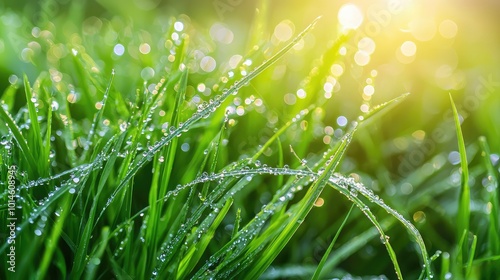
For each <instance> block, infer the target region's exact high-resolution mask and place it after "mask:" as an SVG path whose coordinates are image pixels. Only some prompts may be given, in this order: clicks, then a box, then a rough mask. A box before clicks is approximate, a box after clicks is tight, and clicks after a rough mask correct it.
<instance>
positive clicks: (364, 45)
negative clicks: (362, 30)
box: [358, 37, 375, 54]
mask: <svg viewBox="0 0 500 280" xmlns="http://www.w3.org/2000/svg"><path fill="white" fill-rule="evenodd" d="M358 49H360V50H362V51H365V52H366V53H368V54H372V53H373V52H374V51H375V41H373V40H372V38H370V37H364V38H363V39H361V40H359V42H358Z"/></svg>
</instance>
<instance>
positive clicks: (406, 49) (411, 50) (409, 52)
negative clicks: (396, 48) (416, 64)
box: [401, 41, 417, 57]
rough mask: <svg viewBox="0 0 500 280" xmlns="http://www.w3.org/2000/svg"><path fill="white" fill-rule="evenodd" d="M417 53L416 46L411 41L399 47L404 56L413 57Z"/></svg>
mask: <svg viewBox="0 0 500 280" xmlns="http://www.w3.org/2000/svg"><path fill="white" fill-rule="evenodd" d="M416 52H417V45H416V44H415V43H414V42H412V41H406V42H404V43H403V44H402V45H401V53H402V54H403V55H404V56H408V57H409V56H414V55H415V53H416Z"/></svg>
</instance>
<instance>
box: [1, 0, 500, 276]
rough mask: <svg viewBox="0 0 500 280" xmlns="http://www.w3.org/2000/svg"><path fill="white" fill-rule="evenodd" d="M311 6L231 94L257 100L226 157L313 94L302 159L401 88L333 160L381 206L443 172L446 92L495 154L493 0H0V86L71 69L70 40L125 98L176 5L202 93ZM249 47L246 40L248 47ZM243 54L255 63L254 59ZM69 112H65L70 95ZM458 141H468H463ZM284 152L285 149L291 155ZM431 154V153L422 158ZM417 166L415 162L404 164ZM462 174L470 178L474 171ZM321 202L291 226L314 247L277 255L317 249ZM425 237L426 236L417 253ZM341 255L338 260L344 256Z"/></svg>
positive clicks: (146, 72)
mask: <svg viewBox="0 0 500 280" xmlns="http://www.w3.org/2000/svg"><path fill="white" fill-rule="evenodd" d="M347 3H352V4H354V5H356V7H357V8H358V9H359V10H360V11H362V14H363V23H362V24H361V26H359V28H358V29H357V30H356V31H355V32H354V33H353V34H352V37H351V38H350V39H349V42H348V44H346V45H345V46H344V48H343V49H342V50H341V51H340V52H341V55H340V56H339V57H338V58H337V59H335V60H334V62H333V65H332V66H331V67H330V66H329V69H328V70H329V72H328V73H327V75H326V76H327V77H326V79H324V80H320V82H321V85H320V86H317V85H316V86H315V87H313V89H312V90H310V89H307V88H305V87H306V81H304V79H305V78H306V77H308V76H310V75H311V73H312V76H314V73H315V71H318V69H320V67H319V66H320V65H321V64H320V61H321V59H322V57H323V58H325V57H327V56H328V50H329V48H330V47H331V46H332V45H333V44H334V40H335V39H336V38H337V37H338V36H339V34H340V32H341V30H342V28H341V26H340V25H339V20H338V12H339V9H340V7H342V6H343V5H345V4H347ZM318 16H322V19H321V20H320V22H319V23H318V24H317V26H316V28H315V29H314V30H313V31H312V32H311V33H310V34H309V35H307V36H306V37H305V39H304V40H303V42H301V43H300V44H299V45H298V46H297V47H296V48H295V49H294V50H292V52H290V53H289V54H287V55H286V56H285V57H284V59H282V60H280V61H279V62H278V63H277V64H275V65H274V66H272V67H271V68H270V69H268V70H266V72H265V73H264V74H263V75H261V76H259V77H258V78H257V79H256V81H255V82H252V84H251V85H250V86H248V87H245V88H244V89H243V90H242V93H241V94H242V98H254V99H255V98H257V99H259V100H261V102H263V104H265V108H266V109H265V110H264V109H262V111H258V110H256V111H250V112H246V114H248V118H246V119H241V120H240V121H241V123H242V124H241V125H239V126H237V127H236V128H235V130H236V131H238V130H240V131H241V132H242V133H240V134H238V133H233V137H234V139H231V140H232V141H231V142H230V144H229V147H230V150H231V151H236V152H235V153H229V157H234V158H237V157H239V156H242V155H244V154H245V153H247V152H251V149H253V148H254V147H255V146H256V145H259V144H262V142H263V140H262V139H266V137H268V136H269V135H271V134H272V131H273V129H274V128H275V127H279V126H280V125H278V124H282V123H283V122H285V121H287V120H289V119H291V118H292V117H293V116H294V115H295V114H296V113H297V112H298V111H299V110H301V109H303V108H306V107H307V106H308V105H309V104H310V103H317V102H324V104H325V105H324V106H323V109H318V110H316V111H315V114H317V115H318V116H324V119H321V121H318V123H321V125H317V126H315V127H313V129H314V139H312V140H311V145H309V147H307V146H306V147H303V149H302V150H301V151H298V152H297V153H298V154H299V155H300V156H301V157H304V158H308V157H309V156H311V155H312V154H313V153H316V152H318V151H320V150H321V149H322V148H323V147H324V145H326V144H330V143H331V141H332V140H334V139H338V138H340V137H341V136H342V134H343V133H344V131H345V127H346V126H347V123H350V122H352V121H355V120H356V118H357V117H358V116H359V115H361V114H363V113H364V112H366V111H367V110H369V109H370V108H372V107H373V106H374V105H377V104H380V103H382V102H385V101H387V100H390V99H392V98H395V97H397V96H400V95H401V94H403V93H406V92H410V93H411V95H410V96H409V97H408V98H407V99H406V100H405V101H404V102H403V103H402V104H401V105H399V106H398V107H396V108H395V109H394V110H392V111H391V112H390V113H388V114H387V115H385V116H384V117H383V119H382V120H381V121H378V122H376V123H373V124H371V125H370V126H369V127H367V128H365V129H364V130H363V132H361V133H360V134H359V135H358V136H357V138H356V139H357V141H355V142H354V143H353V145H352V147H351V148H350V149H349V153H348V155H347V158H346V160H345V162H344V164H343V166H342V170H341V171H342V172H344V173H346V174H349V173H352V172H356V173H357V174H359V176H360V177H361V180H362V181H363V182H364V183H365V184H366V185H368V186H371V187H372V188H373V189H375V190H376V191H379V192H381V193H382V194H383V196H384V197H385V198H386V199H387V200H388V201H389V202H390V204H391V205H396V206H399V207H395V208H396V209H401V208H403V209H404V205H405V203H407V202H408V201H411V197H412V195H414V193H415V192H416V191H417V190H416V187H417V186H412V185H411V184H410V185H409V186H408V185H405V183H407V180H406V179H407V176H408V175H409V174H413V176H422V178H428V180H429V182H431V183H432V182H433V180H434V179H433V178H432V176H435V177H436V178H435V180H438V179H439V178H443V177H445V176H449V175H450V174H451V173H450V172H451V171H450V170H452V171H453V172H455V171H456V168H457V166H456V165H457V161H456V159H455V157H456V151H457V149H458V148H457V145H456V138H455V131H454V127H453V123H452V119H451V114H450V112H451V111H450V102H449V93H451V94H452V96H453V98H454V99H455V102H456V103H457V106H458V109H459V111H460V114H461V116H462V118H463V120H464V122H463V129H464V134H465V141H466V144H471V143H474V142H475V141H476V140H477V138H478V137H479V136H480V135H484V136H487V137H488V139H490V145H491V146H492V150H493V153H494V155H496V160H497V161H498V156H497V155H498V153H499V152H500V141H498V138H497V136H498V135H500V125H499V123H500V67H499V65H500V51H499V47H500V2H498V1H494V0H489V1H487V0H481V1H472V0H469V1H451V0H443V1H428V0H427V1H416V0H414V1H411V0H375V1H368V0H367V1H326V0H323V1H320V0H317V1H309V2H304V1H296V0H293V1H284V0H281V1H264V0H260V1H250V0H216V1H212V0H210V1H160V0H150V1H142V0H126V1H105V0H101V1H95V2H94V1H69V0H58V1H56V0H47V1H27V0H26V1H7V2H5V1H3V2H1V3H0V61H1V63H0V90H3V89H5V88H7V87H8V85H10V84H20V82H21V81H20V77H22V74H23V73H27V74H28V76H29V77H30V79H31V80H34V79H35V78H36V77H37V76H38V75H39V73H40V69H45V71H48V73H49V75H51V76H52V78H53V79H58V78H59V79H61V77H62V79H65V80H71V76H72V74H71V73H72V71H74V69H73V68H72V67H71V61H70V53H71V52H72V51H73V49H74V50H75V51H80V52H84V53H87V54H88V55H89V57H88V59H87V63H88V66H89V67H90V68H91V69H95V71H96V72H101V73H105V76H109V74H110V73H111V70H112V69H115V70H116V83H115V87H116V88H117V90H118V91H120V92H121V93H122V94H123V96H124V98H127V97H130V96H133V95H134V93H135V90H136V88H139V87H141V85H142V83H143V80H154V79H159V77H161V76H162V75H164V74H165V73H168V69H165V68H164V67H163V65H164V64H165V63H164V62H165V61H167V60H168V59H169V54H168V53H164V52H165V49H166V48H165V47H164V46H165V44H168V38H164V36H163V34H165V33H166V29H167V28H170V24H169V22H170V21H171V20H172V17H175V18H176V20H177V21H178V22H181V23H183V26H182V27H179V29H180V30H182V31H186V33H188V34H189V35H190V40H191V42H192V46H193V47H192V48H191V49H190V51H189V54H190V55H189V57H190V58H191V60H190V61H189V62H187V63H188V65H187V66H188V67H189V69H190V77H189V79H190V80H189V85H190V87H189V91H188V97H189V98H192V99H196V98H200V99H208V98H209V97H210V96H211V95H212V91H213V92H216V91H217V90H218V89H216V88H214V86H215V85H219V84H224V78H223V77H227V76H230V74H229V73H230V72H231V71H233V70H234V69H233V68H234V67H232V65H233V64H234V63H235V61H239V59H241V57H245V58H246V57H252V55H254V53H256V52H257V53H259V55H260V56H261V55H262V53H263V54H264V55H265V56H266V57H269V56H270V55H271V54H272V53H275V51H276V50H277V49H279V47H280V46H281V45H283V42H284V41H287V40H288V39H290V38H292V37H293V35H296V34H297V33H298V32H300V31H301V30H302V29H303V28H304V27H306V26H307V25H308V24H309V23H310V22H311V21H312V20H314V19H315V18H316V17H318ZM350 16H352V15H350ZM256 19H259V20H256ZM255 22H258V25H256V24H254V23H255ZM255 45H257V46H259V48H258V51H255V50H254V51H252V49H253V48H254V46H255ZM40 54H43V55H40ZM45 54H46V55H45ZM207 57H209V58H211V59H213V60H210V59H208V58H207ZM204 59H205V60H204ZM127 61H128V62H130V63H127ZM132 61H133V63H132ZM256 61H259V58H256ZM214 62H215V68H213V69H212V66H214V65H213V64H214ZM255 65H258V62H253V64H252V66H255ZM92 67H95V68H92ZM249 68H250V69H251V67H249ZM61 74H62V75H61ZM214 77H221V78H220V79H219V80H217V79H215V78H214ZM304 89H305V90H304ZM301 90H302V91H301ZM304 92H305V93H304ZM252 96H253V97H252ZM22 98H23V97H22V96H19V100H18V102H17V103H16V106H17V107H20V106H22V105H23V102H22V100H23V99H22ZM75 106H76V105H75ZM79 106H86V105H85V104H80V105H79ZM74 110H75V113H74V115H75V116H76V117H78V110H79V109H78V106H76V107H75V108H74ZM277 123H278V124H277ZM311 123H314V122H311ZM248 132H250V133H248ZM249 134H251V135H250V136H248V135H249ZM234 135H236V136H234ZM238 135H240V136H238ZM287 136H288V137H289V142H290V143H292V145H293V143H294V141H295V142H298V141H300V140H299V139H294V135H293V134H290V135H287ZM238 137H239V138H238ZM306 148H307V149H306ZM471 149H472V151H473V152H474V147H473V145H472V146H471ZM285 156H286V157H288V160H289V161H290V158H292V160H291V161H293V156H291V155H285ZM431 159H435V161H431V162H430V163H431V164H430V165H428V164H429V163H428V162H429V161H430V160H431ZM270 161H272V160H271V159H270ZM442 165H449V166H450V168H446V169H445V171H443V172H441V171H440V172H441V173H439V174H433V170H435V169H438V168H437V167H436V166H442ZM416 170H420V171H419V172H423V173H414V172H415V171H416ZM415 174H417V175H415ZM407 184H408V183H407ZM475 184H476V185H478V186H480V185H481V182H479V180H478V181H477V182H475ZM422 186H424V187H425V183H424V184H422ZM333 195H334V194H333V191H332V190H327V191H326V192H325V195H324V197H328V196H333ZM391 197H393V198H392V199H391ZM450 200H452V198H443V200H431V201H430V203H437V201H440V202H443V201H444V202H445V203H446V202H449V201H450ZM259 206H260V205H256V206H255V207H256V208H257V207H259ZM325 206H328V207H322V208H318V209H315V210H313V211H315V213H318V214H317V215H311V219H310V220H309V221H307V223H309V224H310V225H315V226H312V227H302V228H301V231H303V232H301V233H300V234H299V236H302V237H304V236H306V237H307V236H310V239H311V241H310V242H311V243H313V245H312V246H309V244H307V243H304V241H303V240H304V239H303V238H302V239H301V240H302V241H300V242H299V241H298V239H297V241H296V242H297V243H293V242H292V243H291V244H290V245H289V246H291V248H294V250H292V251H297V253H296V254H292V255H289V256H284V258H285V257H288V258H289V259H288V260H286V261H285V260H284V261H283V262H285V263H287V262H299V261H301V258H302V257H304V256H309V258H311V256H312V257H313V258H315V259H314V260H311V259H309V260H306V262H307V261H310V262H317V261H318V260H319V258H320V257H321V252H322V251H324V249H325V248H326V246H327V244H322V243H321V239H320V241H318V240H317V239H314V238H313V236H316V235H319V233H320V232H322V231H323V230H326V232H330V231H331V230H328V228H329V226H330V225H331V224H332V223H333V221H335V220H336V219H338V217H336V216H333V215H330V214H329V213H343V212H344V211H345V208H346V207H347V206H346V203H339V204H336V203H335V201H331V200H330V201H329V200H327V201H326V204H325ZM249 208H251V207H249ZM431 208H432V206H431ZM444 208H446V206H444ZM434 210H435V209H434ZM434 210H430V211H431V212H432V211H434ZM422 211H424V212H425V211H429V209H427V210H426V209H425V208H422ZM444 211H445V212H446V211H451V210H449V209H445V210H444ZM422 213H423V212H422ZM403 214H405V215H406V216H410V217H413V218H414V222H415V223H417V224H418V225H419V226H420V227H421V228H422V227H424V228H430V227H433V226H435V227H438V228H439V227H440V226H441V223H442V221H441V220H439V219H436V220H432V219H429V220H428V221H427V222H425V219H424V221H423V222H422V219H421V217H420V216H418V215H417V216H415V215H413V214H414V213H404V212H403ZM420 222H421V223H420ZM448 222H449V223H453V221H448ZM419 223H420V224H419ZM366 226H367V225H366V224H361V225H359V227H360V228H364V227H366ZM444 227H445V228H444V229H442V230H439V229H438V230H437V232H438V233H437V234H436V235H437V237H436V240H439V241H442V244H446V242H447V241H446V239H447V236H448V235H449V234H450V233H449V232H448V231H447V229H446V226H444ZM404 238H406V237H404ZM404 238H403V239H404ZM306 240H307V238H306ZM405 240H406V239H405ZM406 243H407V242H406ZM406 243H405V242H403V241H402V242H401V243H400V244H398V243H397V242H396V245H395V246H396V247H398V246H400V247H404V246H408V245H405V244H406ZM442 244H440V245H442ZM435 249H436V248H435V247H433V244H429V250H430V251H433V250H435ZM411 250H412V249H410V248H409V249H408V251H411ZM311 252H312V253H311ZM359 254H360V255H362V257H363V258H362V259H364V260H366V261H367V263H370V261H372V262H373V259H371V257H372V256H373V255H374V254H372V253H371V251H370V247H369V246H367V247H366V248H364V249H363V251H362V252H360V253H359ZM318 256H319V257H318ZM407 261H408V262H411V261H413V262H415V261H416V260H415V259H413V260H412V259H411V258H410V259H409V260H407ZM403 262H404V261H403ZM354 265H355V264H354V263H348V264H347V265H346V267H349V266H354ZM369 271H372V270H369ZM372 272H373V271H372ZM375 272H376V271H375ZM383 272H384V271H381V272H380V273H383Z"/></svg>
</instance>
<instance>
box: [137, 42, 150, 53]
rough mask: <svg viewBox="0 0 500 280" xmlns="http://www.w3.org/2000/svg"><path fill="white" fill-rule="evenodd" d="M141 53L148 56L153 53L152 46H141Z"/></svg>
mask: <svg viewBox="0 0 500 280" xmlns="http://www.w3.org/2000/svg"><path fill="white" fill-rule="evenodd" d="M139 51H140V52H141V53H142V54H148V53H149V52H150V51H151V46H149V44H148V43H142V44H141V45H140V46H139Z"/></svg>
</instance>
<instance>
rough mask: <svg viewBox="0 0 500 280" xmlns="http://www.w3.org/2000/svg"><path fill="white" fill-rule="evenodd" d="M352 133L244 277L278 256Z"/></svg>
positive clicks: (261, 269) (258, 271) (253, 276)
mask: <svg viewBox="0 0 500 280" xmlns="http://www.w3.org/2000/svg"><path fill="white" fill-rule="evenodd" d="M351 138H352V135H351V134H346V136H345V137H344V138H343V139H342V141H340V142H339V143H338V145H337V147H336V149H335V150H336V152H335V154H334V155H333V156H332V157H331V158H330V160H329V162H328V164H327V165H326V167H325V171H324V172H323V173H322V174H321V176H320V177H319V178H318V179H317V180H316V181H315V182H314V184H313V185H312V186H311V187H310V188H309V190H308V191H307V193H306V195H305V196H304V198H303V199H302V200H301V202H300V203H299V204H297V205H296V206H297V207H294V209H293V210H295V211H293V212H292V210H291V213H290V214H291V215H292V216H291V218H290V219H289V221H287V225H286V226H285V228H284V229H283V230H282V231H281V232H280V233H279V235H278V236H277V237H276V238H275V239H274V240H273V242H271V244H270V246H269V247H267V248H266V249H265V251H264V252H263V253H262V255H261V257H260V258H259V259H258V260H257V261H256V263H255V265H254V266H253V267H252V268H251V269H250V271H249V272H248V273H247V274H246V275H244V278H245V279H256V278H258V277H259V275H261V274H262V273H263V272H264V271H265V270H266V269H267V268H268V267H269V265H271V263H272V261H273V260H274V259H275V258H276V257H277V256H278V254H279V253H280V252H281V250H283V248H284V247H285V245H286V244H287V243H288V241H289V240H290V239H291V238H292V236H293V234H294V233H295V231H296V230H297V229H298V228H299V226H300V224H301V223H302V221H303V220H304V219H305V217H306V216H307V214H309V211H310V210H311V208H312V207H313V205H314V203H315V202H316V200H317V199H318V197H319V196H320V195H321V192H322V191H323V189H324V187H325V186H326V185H327V184H328V180H329V178H330V176H331V175H332V174H333V172H334V170H335V168H337V166H338V164H339V162H340V160H341V158H342V155H343V154H344V152H345V150H346V149H347V147H348V145H349V143H350V141H351Z"/></svg>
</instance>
